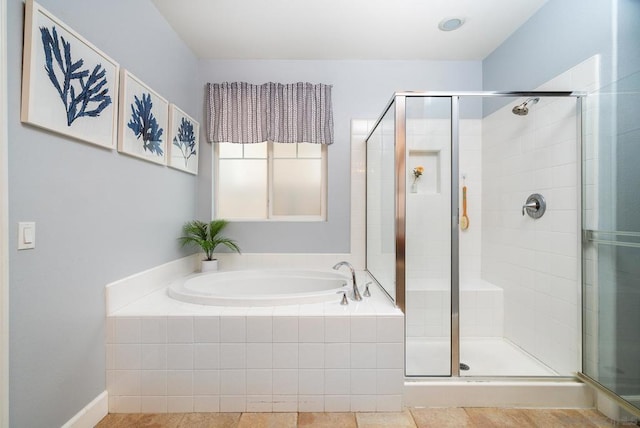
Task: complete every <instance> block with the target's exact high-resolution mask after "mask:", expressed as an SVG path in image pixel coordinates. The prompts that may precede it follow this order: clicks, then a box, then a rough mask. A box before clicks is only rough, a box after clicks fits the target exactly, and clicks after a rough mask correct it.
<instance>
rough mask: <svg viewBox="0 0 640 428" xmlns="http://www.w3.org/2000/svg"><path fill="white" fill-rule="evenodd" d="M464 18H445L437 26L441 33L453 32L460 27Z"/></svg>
mask: <svg viewBox="0 0 640 428" xmlns="http://www.w3.org/2000/svg"><path fill="white" fill-rule="evenodd" d="M462 24H464V18H445V19H443V20H442V21H440V23H439V24H438V28H439V29H440V30H442V31H454V30H457V29H458V28H460V27H462Z"/></svg>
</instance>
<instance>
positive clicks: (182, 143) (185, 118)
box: [167, 104, 200, 175]
mask: <svg viewBox="0 0 640 428" xmlns="http://www.w3.org/2000/svg"><path fill="white" fill-rule="evenodd" d="M199 138H200V124H199V123H198V122H196V121H195V120H194V119H193V118H192V117H190V116H189V115H188V114H186V113H185V112H183V111H182V110H180V109H179V108H178V107H177V106H176V105H175V104H171V106H170V107H169V145H168V150H167V151H168V152H169V156H168V160H167V164H168V165H169V166H170V167H172V168H176V169H180V170H182V171H186V172H189V173H191V174H195V175H197V174H198V150H199V146H198V142H199Z"/></svg>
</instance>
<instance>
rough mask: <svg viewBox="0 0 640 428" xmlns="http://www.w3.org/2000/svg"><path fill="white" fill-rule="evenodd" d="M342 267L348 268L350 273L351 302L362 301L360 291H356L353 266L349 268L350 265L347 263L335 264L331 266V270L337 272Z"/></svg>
mask: <svg viewBox="0 0 640 428" xmlns="http://www.w3.org/2000/svg"><path fill="white" fill-rule="evenodd" d="M342 266H346V267H348V268H349V270H350V271H351V280H352V281H353V300H357V301H360V300H362V296H361V295H360V291H359V290H358V285H357V284H356V271H355V270H354V269H353V266H351V263H349V262H340V263H336V264H335V266H333V268H334V269H335V270H338V269H340V268H341V267H342Z"/></svg>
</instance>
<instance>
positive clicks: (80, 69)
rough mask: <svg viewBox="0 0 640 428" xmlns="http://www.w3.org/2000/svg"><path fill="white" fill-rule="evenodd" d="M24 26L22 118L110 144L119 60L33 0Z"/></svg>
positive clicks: (112, 142) (113, 133) (29, 1)
mask: <svg viewBox="0 0 640 428" xmlns="http://www.w3.org/2000/svg"><path fill="white" fill-rule="evenodd" d="M24 28H25V30H24V54H23V55H24V58H23V70H22V108H21V112H20V119H21V120H22V122H25V123H29V124H31V125H35V126H38V127H40V128H45V129H48V130H51V131H54V132H57V133H59V134H63V135H67V136H70V137H73V138H76V139H78V140H82V141H86V142H89V143H92V144H96V145H98V146H102V147H107V148H110V149H113V148H114V147H115V145H116V137H117V133H116V130H117V120H118V116H117V113H116V109H117V106H118V79H119V65H118V63H117V62H115V61H114V60H112V59H111V58H109V57H108V56H107V55H106V54H104V53H103V52H101V51H100V50H99V49H98V48H96V47H95V46H93V45H92V44H91V43H89V41H87V40H86V39H85V38H83V37H82V36H81V35H80V34H78V33H76V32H75V31H73V30H72V29H71V28H69V27H68V26H67V25H65V24H64V23H63V22H62V21H60V20H59V19H58V18H56V17H55V16H53V15H52V14H51V13H49V12H48V11H47V10H45V9H44V8H42V6H40V5H39V4H38V3H36V2H34V1H33V0H27V2H26V9H25V27H24Z"/></svg>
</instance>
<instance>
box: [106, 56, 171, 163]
mask: <svg viewBox="0 0 640 428" xmlns="http://www.w3.org/2000/svg"><path fill="white" fill-rule="evenodd" d="M119 112H120V114H119V121H118V123H119V125H118V151H119V152H120V153H124V154H127V155H130V156H134V157H137V158H140V159H144V160H147V161H149V162H154V163H158V164H161V165H165V164H166V163H167V135H168V124H169V102H168V101H167V100H166V99H164V98H163V97H162V96H161V95H160V94H158V93H157V92H156V91H154V90H153V89H151V88H150V87H149V86H147V85H146V84H145V83H144V82H142V81H141V80H140V79H138V78H137V77H135V76H134V75H133V74H131V73H130V72H129V71H127V70H125V69H122V70H121V76H120V108H119Z"/></svg>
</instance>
